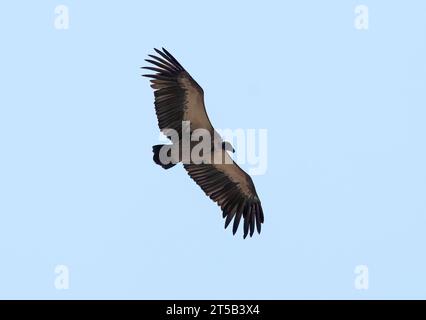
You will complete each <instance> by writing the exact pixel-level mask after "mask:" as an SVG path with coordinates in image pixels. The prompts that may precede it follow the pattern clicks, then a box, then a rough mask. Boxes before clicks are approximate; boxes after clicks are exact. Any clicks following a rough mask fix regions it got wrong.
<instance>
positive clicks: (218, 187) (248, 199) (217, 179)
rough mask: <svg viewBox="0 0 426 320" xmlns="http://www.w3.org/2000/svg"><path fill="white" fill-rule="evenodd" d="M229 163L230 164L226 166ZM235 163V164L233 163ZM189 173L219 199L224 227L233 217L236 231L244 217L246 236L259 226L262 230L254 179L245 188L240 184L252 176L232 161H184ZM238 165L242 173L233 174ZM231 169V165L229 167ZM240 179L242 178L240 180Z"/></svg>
mask: <svg viewBox="0 0 426 320" xmlns="http://www.w3.org/2000/svg"><path fill="white" fill-rule="evenodd" d="M226 166H229V167H226ZM231 166H232V167H231ZM184 167H185V169H186V170H187V171H188V174H189V176H190V177H191V178H192V179H193V180H194V181H195V182H196V183H197V184H198V185H199V186H200V187H201V189H203V191H204V192H205V194H206V195H207V196H208V197H210V198H211V199H212V200H213V201H214V202H216V203H217V204H218V205H219V206H220V207H221V209H222V211H223V217H224V218H226V220H225V228H226V227H228V225H229V224H230V223H231V221H232V219H234V223H233V227H232V232H233V233H234V234H235V233H236V232H237V229H238V225H239V224H240V221H241V219H242V218H243V219H244V238H246V237H247V235H248V234H249V233H250V237H251V236H252V235H253V233H254V229H255V227H256V229H257V231H258V232H259V233H260V230H261V224H262V223H263V221H264V217H263V212H262V206H261V204H260V200H259V198H258V196H257V194H256V190H255V189H254V185H253V184H252V183H251V184H249V185H250V188H249V189H247V187H246V188H245V189H244V188H242V187H241V186H240V185H241V184H245V181H243V180H245V179H250V181H251V178H250V177H249V176H248V175H247V174H246V173H245V172H244V171H243V170H241V169H240V168H239V167H238V166H237V165H236V164H235V163H232V164H223V165H219V166H218V165H215V164H184ZM236 167H238V170H239V171H238V172H242V174H241V176H238V175H235V174H233V175H231V174H229V173H228V172H232V171H234V172H235V170H237V169H236ZM228 169H230V170H229V171H228ZM239 179H241V182H240V181H238V180H239Z"/></svg>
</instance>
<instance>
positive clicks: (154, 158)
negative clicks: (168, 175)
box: [152, 144, 176, 169]
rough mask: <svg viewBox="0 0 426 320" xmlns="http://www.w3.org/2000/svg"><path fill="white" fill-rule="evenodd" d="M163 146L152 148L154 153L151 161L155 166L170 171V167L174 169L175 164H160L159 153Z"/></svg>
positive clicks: (158, 145)
mask: <svg viewBox="0 0 426 320" xmlns="http://www.w3.org/2000/svg"><path fill="white" fill-rule="evenodd" d="M163 146H165V145H164V144H157V145H155V146H152V152H153V153H154V156H153V160H154V162H155V163H156V164H158V165H159V166H161V167H162V168H163V169H170V168H171V167H174V166H175V165H176V163H173V162H170V163H167V164H164V163H163V162H161V160H160V151H161V148H162V147H163Z"/></svg>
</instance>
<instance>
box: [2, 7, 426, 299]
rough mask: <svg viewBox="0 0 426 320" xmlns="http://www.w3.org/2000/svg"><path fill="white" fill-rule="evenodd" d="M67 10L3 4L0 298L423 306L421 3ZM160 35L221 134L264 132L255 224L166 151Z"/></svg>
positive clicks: (425, 116) (425, 25) (425, 225)
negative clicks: (159, 91) (155, 73)
mask: <svg viewBox="0 0 426 320" xmlns="http://www.w3.org/2000/svg"><path fill="white" fill-rule="evenodd" d="M58 4H62V3H61V2H57V1H42V2H41V1H40V2H37V3H36V2H35V1H8V3H7V4H6V3H5V2H2V4H1V5H0V36H1V37H0V39H1V50H0V57H1V59H0V84H1V94H0V256H1V259H0V298H54V299H63V298H132V299H133V298H141V299H154V298H167V299H169V298H170V299H175V298H176V299H177V298H180V299H185V298H197V299H205V298H232V299H238V298H241V299H246V298H253V299H281V298H351V299H352V298H353V299H360V298H426V257H425V243H426V233H425V230H426V216H425V213H426V201H425V199H426V197H425V195H426V169H425V164H426V148H425V137H426V126H425V120H426V107H425V106H426V90H425V88H426V77H425V73H426V63H425V57H426V19H425V16H426V3H425V2H424V1H423V2H422V1H414V0H411V1H406V2H401V1H379V2H378V1H369V0H368V1H341V0H324V1H232V2H231V1H226V2H225V1H162V2H161V3H160V2H155V1H138V2H136V1H122V2H116V4H111V3H108V4H107V3H105V2H104V1H90V2H89V1H68V2H65V3H64V4H66V5H68V6H69V10H70V29H69V30H67V31H58V30H56V29H55V28H54V27H53V22H54V8H55V6H56V5H58ZM357 4H366V5H368V6H369V9H370V29H369V30H368V31H359V30H356V29H355V28H354V17H355V14H354V8H355V5H357ZM161 46H165V47H166V48H168V49H169V50H170V51H171V52H172V53H173V54H174V55H175V56H176V57H177V58H178V59H179V60H180V61H181V63H182V64H183V65H184V66H185V67H186V69H187V70H188V71H190V72H191V74H192V75H193V76H194V78H195V79H196V80H197V81H198V82H199V83H200V84H201V85H202V86H203V88H204V90H205V92H206V104H207V108H208V111H209V114H210V117H211V120H212V121H213V123H214V125H215V126H216V127H218V128H234V127H235V128H237V127H238V128H266V129H268V137H269V140H268V159H269V160H268V171H267V173H266V174H265V175H263V176H256V177H254V182H255V184H256V186H257V190H258V193H259V195H260V197H261V199H262V203H263V207H264V212H265V224H264V228H263V230H262V234H261V235H260V236H258V235H255V236H254V237H253V238H252V239H246V240H243V239H242V236H241V233H239V234H238V236H237V237H233V236H232V233H231V232H230V230H224V229H223V220H222V218H221V213H220V211H219V210H218V207H217V206H216V205H215V204H214V203H213V202H211V201H210V200H209V199H208V198H207V197H205V196H204V195H203V193H202V191H201V190H200V189H199V188H198V187H197V186H196V185H195V183H194V182H193V181H191V180H190V179H189V178H188V176H187V174H186V172H185V171H184V170H183V169H182V167H180V166H179V167H176V168H174V169H173V170H169V171H167V172H166V171H164V170H162V169H161V168H159V167H158V166H156V165H155V164H154V163H153V162H152V155H151V146H152V144H155V143H157V142H158V128H157V123H156V118H155V113H154V109H153V104H152V101H153V94H152V91H151V88H150V87H149V84H148V81H147V79H144V78H142V77H140V73H141V72H140V70H139V67H140V66H142V65H144V61H143V59H144V58H146V55H147V54H148V53H152V48H153V47H161ZM58 264H65V265H67V266H68V267H69V269H70V288H69V289H68V290H66V291H60V290H56V289H55V287H54V285H53V283H54V279H55V274H54V268H55V266H56V265H58ZM359 264H365V265H367V266H368V267H369V275H370V277H369V289H368V290H366V291H359V290H356V289H355V287H354V279H355V274H354V268H355V266H356V265H359Z"/></svg>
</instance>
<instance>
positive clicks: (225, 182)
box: [142, 48, 264, 238]
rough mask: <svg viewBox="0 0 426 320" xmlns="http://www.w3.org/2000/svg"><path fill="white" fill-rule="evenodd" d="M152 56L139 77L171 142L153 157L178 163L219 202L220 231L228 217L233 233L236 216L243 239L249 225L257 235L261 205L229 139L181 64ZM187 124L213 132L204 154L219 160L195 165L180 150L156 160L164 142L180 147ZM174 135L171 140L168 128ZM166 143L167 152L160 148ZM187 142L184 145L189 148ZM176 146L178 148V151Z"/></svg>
mask: <svg viewBox="0 0 426 320" xmlns="http://www.w3.org/2000/svg"><path fill="white" fill-rule="evenodd" d="M154 50H155V52H156V55H151V54H149V55H148V56H149V57H150V58H149V59H145V61H146V62H148V63H150V66H148V67H142V69H147V70H150V71H152V72H153V73H151V74H144V75H143V76H145V77H148V78H150V82H151V87H152V88H153V89H154V106H155V112H156V115H157V120H158V126H159V128H160V131H161V132H163V133H164V134H165V135H166V136H167V137H168V138H169V139H170V140H172V144H171V145H170V144H168V145H167V144H166V145H155V146H153V148H152V150H153V153H154V155H153V160H154V162H155V163H156V164H158V165H160V166H161V167H163V168H164V169H169V168H171V167H173V166H174V165H176V163H178V162H182V163H183V167H184V168H185V170H186V171H187V173H188V175H189V176H190V177H191V178H192V179H193V180H194V181H195V183H196V184H197V185H198V186H199V187H200V188H201V189H202V190H203V191H204V193H205V194H206V195H207V196H208V197H209V198H211V199H212V200H213V201H214V202H216V203H217V205H218V206H220V208H221V210H222V213H223V218H224V219H225V229H226V228H227V227H228V225H229V224H230V223H231V222H232V221H233V227H232V231H233V234H234V235H235V233H236V232H237V230H238V226H239V224H240V221H241V218H243V220H244V223H243V229H244V234H243V237H244V238H246V237H247V235H248V234H250V237H251V236H253V233H254V230H255V228H256V229H257V232H258V233H260V230H261V225H262V223H263V222H264V217H263V210H262V205H261V202H260V199H259V196H258V195H257V193H256V188H255V187H254V184H253V181H252V179H251V178H250V176H249V175H248V174H247V173H246V172H245V171H244V170H242V169H241V168H240V167H239V166H238V165H237V164H236V163H235V162H234V161H233V160H232V158H231V157H230V155H229V154H228V151H231V152H235V150H234V149H233V148H232V146H231V144H230V143H229V142H225V141H222V139H221V138H220V136H219V134H218V133H217V132H216V131H215V129H214V128H213V126H212V124H211V122H210V120H209V117H208V115H207V112H206V108H205V105H204V91H203V89H202V88H201V86H200V85H199V84H198V83H197V82H196V81H195V80H194V79H193V78H192V77H191V75H190V74H189V73H188V72H187V71H186V70H185V68H184V67H183V66H182V65H181V64H180V63H179V62H178V61H177V60H176V59H175V58H174V57H173V56H172V55H171V54H170V53H169V52H168V51H167V50H166V49H164V48H162V50H159V49H155V48H154ZM184 122H186V123H189V126H188V127H187V129H186V131H189V134H191V133H193V132H194V130H196V129H204V130H207V131H208V132H209V133H210V134H211V136H214V137H215V138H218V139H214V142H212V143H211V149H210V150H209V151H210V157H211V159H213V157H214V156H217V157H218V158H214V159H221V160H222V161H203V162H201V163H199V162H195V161H192V159H189V161H182V160H183V159H182V152H181V151H180V152H179V153H178V159H174V161H172V162H169V163H164V161H162V160H160V158H161V151H162V149H163V150H166V151H165V152H166V154H167V155H169V154H171V152H170V149H171V147H170V146H176V145H179V146H181V147H182V144H183V143H182V137H183V134H184V133H185V132H186V131H185V132H184V130H185V129H184V127H183V125H182V124H183V123H184ZM172 131H173V132H175V133H176V135H177V137H175V139H174V140H173V139H172V135H171V132H172ZM167 147H169V150H167V149H164V148H167ZM193 147H194V144H193V143H192V142H191V143H190V146H189V148H193ZM179 150H180V149H179Z"/></svg>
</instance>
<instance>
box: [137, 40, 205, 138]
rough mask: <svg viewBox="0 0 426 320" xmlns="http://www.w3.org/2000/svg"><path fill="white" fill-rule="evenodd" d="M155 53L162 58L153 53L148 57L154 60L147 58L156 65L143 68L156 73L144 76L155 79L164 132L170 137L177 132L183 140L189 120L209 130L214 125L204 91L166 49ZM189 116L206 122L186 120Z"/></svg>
mask: <svg viewBox="0 0 426 320" xmlns="http://www.w3.org/2000/svg"><path fill="white" fill-rule="evenodd" d="M154 50H155V51H156V53H157V54H158V56H157V55H151V54H150V55H148V56H149V57H151V58H152V59H145V61H147V62H149V63H150V64H151V65H152V66H149V67H142V68H143V69H147V70H150V71H153V72H154V74H144V76H145V77H148V78H151V87H152V88H153V89H154V97H155V101H154V105H155V112H156V114H157V119H158V126H159V127H160V130H161V131H162V132H163V133H164V134H165V135H167V136H168V135H169V134H168V133H170V131H169V129H173V130H175V131H176V132H177V133H178V135H179V139H180V138H181V137H182V121H185V120H190V121H191V124H199V126H200V127H205V128H207V129H209V128H210V122H209V121H208V120H207V119H208V117H207V114H206V113H205V107H204V98H203V90H202V88H201V87H200V86H199V85H198V84H197V82H196V81H195V80H194V79H193V78H192V77H191V76H190V74H189V73H188V72H186V70H185V69H184V68H183V67H182V65H181V64H180V63H179V62H178V61H177V60H176V59H175V58H174V57H173V56H172V55H171V54H170V53H169V52H168V51H167V50H166V49H164V48H163V51H161V50H158V49H154ZM200 111H201V112H200ZM185 114H188V115H189V116H194V115H197V116H198V119H201V120H202V121H197V120H198V119H192V118H189V119H185ZM191 128H192V125H191Z"/></svg>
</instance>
